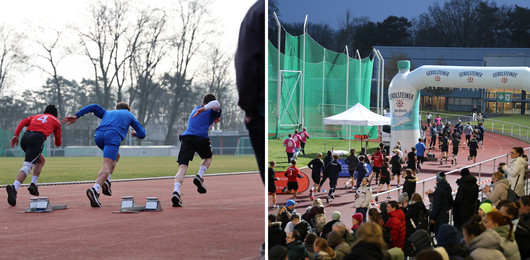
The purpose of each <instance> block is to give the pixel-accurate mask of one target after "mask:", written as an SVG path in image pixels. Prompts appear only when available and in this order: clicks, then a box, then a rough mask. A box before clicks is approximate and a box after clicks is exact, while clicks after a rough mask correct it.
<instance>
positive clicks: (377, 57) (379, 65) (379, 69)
mask: <svg viewBox="0 0 530 260" xmlns="http://www.w3.org/2000/svg"><path fill="white" fill-rule="evenodd" d="M373 53H374V56H375V58H376V59H377V113H378V114H381V111H382V110H381V107H380V106H379V105H380V100H379V98H380V97H379V89H380V88H379V86H380V82H379V80H380V78H381V60H380V59H379V55H377V50H376V49H375V48H374V49H373ZM370 86H371V84H370Z"/></svg>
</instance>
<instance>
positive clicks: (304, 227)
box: [294, 220, 311, 241]
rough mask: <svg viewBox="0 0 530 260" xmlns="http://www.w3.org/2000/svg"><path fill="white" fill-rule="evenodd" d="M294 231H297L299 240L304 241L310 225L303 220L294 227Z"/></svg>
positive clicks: (309, 230)
mask: <svg viewBox="0 0 530 260" xmlns="http://www.w3.org/2000/svg"><path fill="white" fill-rule="evenodd" d="M294 230H297V231H298V233H300V240H301V241H304V240H305V237H306V236H307V234H309V232H311V225H310V224H309V222H307V221H305V220H300V223H298V224H297V225H296V226H294Z"/></svg>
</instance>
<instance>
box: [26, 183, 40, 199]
mask: <svg viewBox="0 0 530 260" xmlns="http://www.w3.org/2000/svg"><path fill="white" fill-rule="evenodd" d="M28 190H29V194H31V195H33V196H39V189H38V188H37V185H36V184H35V183H33V182H32V183H31V184H30V185H29V187H28Z"/></svg>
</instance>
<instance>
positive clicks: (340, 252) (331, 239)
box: [327, 230, 350, 260]
mask: <svg viewBox="0 0 530 260" xmlns="http://www.w3.org/2000/svg"><path fill="white" fill-rule="evenodd" d="M327 241H328V245H329V246H330V247H331V248H333V251H335V253H336V254H337V260H342V259H343V258H344V256H346V255H347V254H349V253H350V245H349V244H348V243H346V242H345V241H344V239H343V238H342V234H341V233H340V232H339V231H336V230H335V231H331V232H330V233H329V234H328V239H327Z"/></svg>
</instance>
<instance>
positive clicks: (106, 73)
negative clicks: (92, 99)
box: [77, 0, 128, 108]
mask: <svg viewBox="0 0 530 260" xmlns="http://www.w3.org/2000/svg"><path fill="white" fill-rule="evenodd" d="M112 4H113V5H109V4H107V3H106V2H101V1H100V2H98V3H96V4H95V5H93V6H91V9H90V15H91V21H90V22H91V25H90V26H89V28H88V31H87V32H85V31H83V30H81V29H79V28H78V29H77V32H78V33H79V36H80V39H81V45H82V47H83V49H84V54H85V55H87V56H88V58H89V59H90V62H91V63H92V67H93V70H94V79H95V81H94V82H95V91H96V95H97V98H98V102H99V103H100V104H101V105H102V106H103V107H105V108H109V106H110V104H111V97H112V96H111V94H112V93H111V91H112V85H113V83H114V82H115V81H116V82H118V84H119V87H118V99H121V98H122V96H121V95H122V89H121V87H122V86H123V85H122V84H123V83H124V81H123V78H124V77H122V80H120V79H119V75H123V73H121V74H120V70H121V69H123V67H124V64H125V60H127V59H128V52H127V51H126V50H123V51H122V50H121V49H120V48H121V47H122V46H123V45H125V44H124V41H125V40H124V38H125V34H126V32H127V24H126V20H127V18H126V15H127V12H128V6H127V2H125V1H123V2H122V1H121V0H114V1H113V3H112Z"/></svg>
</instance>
